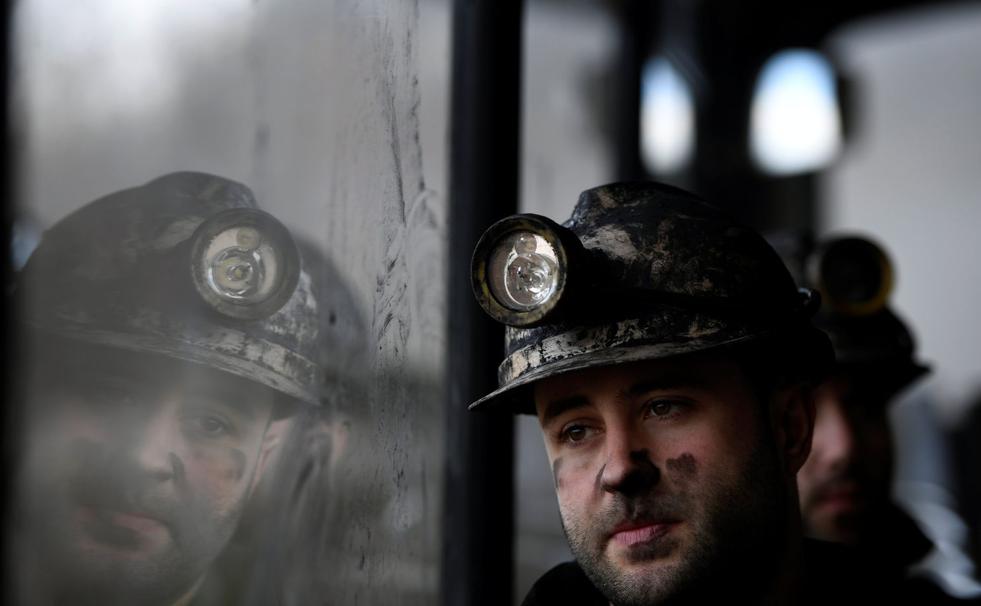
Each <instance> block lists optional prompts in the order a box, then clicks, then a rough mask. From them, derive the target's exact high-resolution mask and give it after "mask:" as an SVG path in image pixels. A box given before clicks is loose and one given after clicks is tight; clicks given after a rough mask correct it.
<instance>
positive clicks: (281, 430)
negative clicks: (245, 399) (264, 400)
mask: <svg viewBox="0 0 981 606" xmlns="http://www.w3.org/2000/svg"><path fill="white" fill-rule="evenodd" d="M291 422H292V418H290V417H286V418H282V419H274V420H272V421H270V422H269V426H268V427H267V428H266V433H265V434H264V435H263V436H262V444H261V445H260V446H259V459H258V460H257V461H256V468H255V473H254V474H252V484H251V485H250V486H249V495H251V494H252V493H253V492H255V489H256V487H257V486H258V485H259V481H260V480H261V479H262V476H263V475H264V474H265V471H266V469H268V468H269V467H272V464H273V463H274V462H275V460H276V456H277V455H278V454H279V444H280V441H281V440H282V438H283V436H284V435H285V434H286V430H287V429H288V428H289V426H290V423H291Z"/></svg>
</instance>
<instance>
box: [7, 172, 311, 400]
mask: <svg viewBox="0 0 981 606" xmlns="http://www.w3.org/2000/svg"><path fill="white" fill-rule="evenodd" d="M17 293H18V296H19V299H20V305H21V308H20V310H19V320H20V322H21V329H22V331H23V334H24V336H25V337H26V338H27V339H28V341H29V343H33V344H38V345H35V347H45V346H47V347H52V344H53V343H64V344H67V345H69V346H79V345H84V346H96V347H108V348H113V349H112V350H113V351H117V350H123V351H130V352H134V353H135V352H140V353H145V354H158V355H162V356H166V357H168V358H170V359H176V360H179V361H182V362H190V363H194V364H199V365H204V366H207V367H210V368H213V369H217V370H219V371H224V372H227V373H231V374H233V375H237V376H239V377H242V378H245V379H248V380H250V381H254V382H258V383H260V384H262V385H264V386H266V387H269V388H272V389H273V390H275V391H276V392H278V393H280V394H284V395H286V396H288V397H289V398H290V399H291V400H296V401H300V402H307V403H310V404H317V403H318V400H319V385H318V382H319V374H320V373H319V370H318V364H317V357H316V356H317V331H318V322H319V320H318V317H317V314H318V309H317V302H316V301H315V298H314V295H313V293H312V291H311V285H310V277H309V275H308V273H307V271H306V270H305V268H304V267H302V265H301V258H300V255H299V252H298V249H297V246H296V244H295V243H294V241H293V239H292V237H291V235H290V233H289V231H288V230H287V229H286V228H285V227H284V226H283V225H282V224H281V223H280V222H279V221H278V220H277V219H275V218H274V217H273V216H272V215H270V214H268V213H266V212H263V211H261V210H259V209H258V208H257V204H256V200H255V198H254V196H253V194H252V192H251V191H250V190H249V188H247V187H246V186H244V185H242V184H240V183H237V182H235V181H231V180H228V179H225V178H222V177H218V176H214V175H208V174H203V173H195V172H178V173H172V174H168V175H165V176H162V177H160V178H158V179H155V180H153V181H150V182H148V183H146V184H144V185H142V186H139V187H133V188H130V189H125V190H122V191H118V192H116V193H112V194H110V195H107V196H105V197H103V198H100V199H98V200H95V201H94V202H91V203H89V204H87V205H85V206H84V207H82V208H80V209H79V210H77V211H75V212H73V213H72V214H70V215H68V216H67V217H65V218H64V219H62V220H61V221H59V222H58V223H57V224H55V225H54V226H53V227H51V228H50V229H49V230H47V231H46V232H45V233H44V235H43V236H42V238H41V242H40V244H39V245H38V247H37V249H36V250H35V251H34V253H33V254H32V255H31V257H30V259H29V260H28V262H27V264H26V266H25V267H24V269H23V271H22V272H21V275H20V276H19V279H18V286H17Z"/></svg>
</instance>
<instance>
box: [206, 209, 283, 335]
mask: <svg viewBox="0 0 981 606" xmlns="http://www.w3.org/2000/svg"><path fill="white" fill-rule="evenodd" d="M194 251H195V252H193V253H192V255H193V257H194V258H195V259H196V261H195V263H196V267H195V269H194V272H193V275H194V279H195V283H196V285H197V288H198V292H199V293H200V294H201V295H202V296H203V297H204V299H205V300H206V301H208V302H209V303H210V304H211V305H212V306H213V307H214V308H215V309H217V310H218V311H220V312H222V313H224V314H226V315H230V316H233V317H236V318H243V319H257V318H261V317H265V316H267V315H269V314H271V313H274V312H275V311H276V310H278V309H279V308H280V307H281V306H282V305H283V304H284V303H285V302H286V301H287V300H288V299H289V297H290V296H291V294H292V292H293V290H294V289H295V288H296V283H297V279H298V275H299V257H298V256H297V253H296V246H295V244H294V243H293V241H292V238H290V236H289V232H287V231H286V228H285V227H283V226H282V224H280V223H279V222H278V221H276V220H275V219H273V218H272V217H271V216H270V215H268V214H266V213H262V212H261V211H258V210H253V209H233V210H230V211H225V212H224V213H220V214H219V215H216V216H215V217H213V218H212V219H210V220H209V221H207V222H205V223H204V224H202V226H201V227H200V228H199V235H198V237H197V238H196V244H195V246H194Z"/></svg>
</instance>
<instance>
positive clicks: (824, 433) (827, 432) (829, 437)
mask: <svg viewBox="0 0 981 606" xmlns="http://www.w3.org/2000/svg"><path fill="white" fill-rule="evenodd" d="M814 441H815V443H816V444H817V445H818V447H819V449H820V451H821V453H822V454H823V456H824V459H825V460H826V461H827V463H828V464H830V465H831V466H832V467H834V468H839V467H840V468H844V467H847V466H848V465H849V464H850V463H851V461H852V459H853V458H854V456H855V448H856V443H855V427H854V426H853V423H852V420H851V419H850V418H849V417H848V414H847V412H846V411H845V410H844V409H843V407H842V406H841V405H839V404H829V405H826V406H822V407H821V411H820V417H819V418H818V423H817V428H816V430H815V435H814Z"/></svg>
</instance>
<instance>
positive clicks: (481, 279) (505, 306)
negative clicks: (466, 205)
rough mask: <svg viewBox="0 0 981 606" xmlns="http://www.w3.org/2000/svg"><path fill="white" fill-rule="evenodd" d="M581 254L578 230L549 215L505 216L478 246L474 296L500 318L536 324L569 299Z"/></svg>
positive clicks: (473, 271)
mask: <svg viewBox="0 0 981 606" xmlns="http://www.w3.org/2000/svg"><path fill="white" fill-rule="evenodd" d="M583 253H584V249H583V246H582V243H580V241H579V239H578V238H577V237H576V235H575V234H573V233H572V232H571V231H570V230H569V229H568V228H565V227H562V226H561V225H559V224H558V223H556V222H555V221H552V220H551V219H549V218H547V217H542V216H540V215H534V214H522V215H512V216H510V217H506V218H504V219H501V220H500V221H498V222H497V223H494V224H493V225H491V226H490V228H488V229H487V231H485V232H484V234H483V235H482V236H481V237H480V240H479V241H478V242H477V246H476V248H475V249H474V253H473V259H472V261H471V266H470V267H471V270H470V277H471V286H472V287H473V292H474V296H476V298H477V302H478V303H479V304H480V306H481V307H482V308H483V309H484V311H485V312H487V314H488V315H489V316H491V317H492V318H493V319H495V320H497V321H498V322H501V323H503V324H507V325H510V326H534V325H536V324H539V323H541V322H542V321H544V319H545V318H546V317H548V316H550V315H551V314H552V312H553V311H554V310H555V309H557V308H558V307H559V306H560V304H561V303H562V301H563V300H564V299H565V298H567V296H568V291H569V290H570V284H571V283H572V281H571V280H570V278H571V277H572V276H570V268H572V267H575V266H576V265H577V262H578V261H579V260H580V259H581V258H582V256H583Z"/></svg>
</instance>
